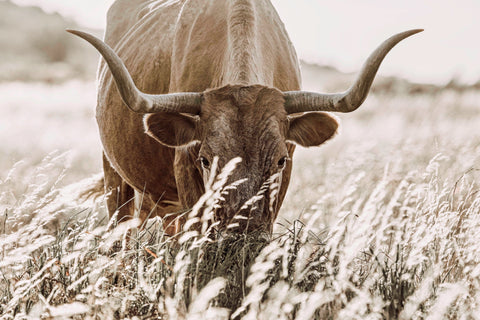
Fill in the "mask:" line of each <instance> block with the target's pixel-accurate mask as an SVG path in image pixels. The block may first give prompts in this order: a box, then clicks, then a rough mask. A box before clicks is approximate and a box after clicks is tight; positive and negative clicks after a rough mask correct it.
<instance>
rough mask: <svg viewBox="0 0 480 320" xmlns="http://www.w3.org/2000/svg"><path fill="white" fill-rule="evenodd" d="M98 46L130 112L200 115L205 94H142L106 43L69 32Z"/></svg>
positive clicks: (85, 34) (86, 34)
mask: <svg viewBox="0 0 480 320" xmlns="http://www.w3.org/2000/svg"><path fill="white" fill-rule="evenodd" d="M67 32H70V33H72V34H74V35H76V36H78V37H80V38H82V39H84V40H86V41H88V42H89V43H90V44H91V45H92V46H94V47H95V48H96V49H97V50H98V52H100V54H101V55H102V56H103V58H104V59H105V61H106V62H107V64H108V67H109V68H110V71H111V72H112V74H113V78H114V79H115V83H116V84H117V88H118V91H119V92H120V96H121V97H122V100H123V102H125V104H126V105H127V107H128V108H129V109H131V110H132V111H135V112H139V113H155V112H181V113H190V114H199V113H200V105H201V102H202V93H198V92H181V93H168V94H147V93H144V92H141V91H140V90H139V89H138V88H137V86H136V85H135V83H134V82H133V79H132V77H131V76H130V73H129V72H128V70H127V68H126V67H125V64H124V63H123V62H122V60H121V59H120V57H119V56H118V55H117V54H116V53H115V51H113V49H112V48H110V46H108V45H107V44H106V43H105V42H103V41H102V40H100V39H98V38H97V37H95V36H92V35H91V34H88V33H85V32H82V31H77V30H67Z"/></svg>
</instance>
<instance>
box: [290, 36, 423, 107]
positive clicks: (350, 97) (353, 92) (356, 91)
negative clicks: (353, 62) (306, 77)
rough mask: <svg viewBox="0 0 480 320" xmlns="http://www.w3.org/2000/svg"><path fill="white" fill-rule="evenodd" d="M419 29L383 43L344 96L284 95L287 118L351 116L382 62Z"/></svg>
mask: <svg viewBox="0 0 480 320" xmlns="http://www.w3.org/2000/svg"><path fill="white" fill-rule="evenodd" d="M421 31H423V29H415V30H409V31H405V32H402V33H399V34H396V35H394V36H393V37H391V38H388V39H387V40H385V41H384V42H383V43H382V44H381V45H380V46H379V47H378V48H377V49H376V50H375V51H374V52H373V53H372V54H371V55H370V56H369V57H368V59H367V61H365V63H364V64H363V67H362V70H361V71H360V74H359V75H358V76H357V79H356V80H355V82H354V83H353V85H352V86H351V87H350V88H349V89H348V90H347V91H345V92H342V93H333V94H323V93H315V92H306V91H287V92H284V95H285V110H286V111H287V113H288V114H291V113H299V112H308V111H333V112H352V111H354V110H356V109H357V108H358V107H360V105H361V104H362V103H363V101H364V100H365V98H366V97H367V94H368V91H369V90H370V87H371V85H372V82H373V79H374V78H375V74H376V73H377V70H378V68H379V67H380V64H381V63H382V61H383V58H385V56H386V55H387V53H388V52H389V51H390V50H391V49H392V48H393V47H394V46H395V45H396V44H397V43H399V42H400V41H402V40H403V39H405V38H407V37H410V36H411V35H414V34H415V33H418V32H421Z"/></svg>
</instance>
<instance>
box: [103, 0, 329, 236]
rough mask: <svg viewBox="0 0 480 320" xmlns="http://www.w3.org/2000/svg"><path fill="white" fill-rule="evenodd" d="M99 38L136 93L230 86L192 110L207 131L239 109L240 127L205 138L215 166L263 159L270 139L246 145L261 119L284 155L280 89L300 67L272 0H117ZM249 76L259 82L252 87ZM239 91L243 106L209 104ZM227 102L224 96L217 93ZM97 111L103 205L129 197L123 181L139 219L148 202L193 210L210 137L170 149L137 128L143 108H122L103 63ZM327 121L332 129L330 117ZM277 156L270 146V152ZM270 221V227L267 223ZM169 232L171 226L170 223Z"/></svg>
mask: <svg viewBox="0 0 480 320" xmlns="http://www.w3.org/2000/svg"><path fill="white" fill-rule="evenodd" d="M105 41H106V43H107V44H109V45H110V46H111V47H112V48H114V49H115V51H116V52H117V54H118V55H119V57H120V58H121V59H122V60H123V61H124V63H125V65H126V67H127V69H128V70H129V72H130V74H131V76H132V78H133V80H134V82H135V84H136V85H137V87H138V88H139V89H140V90H142V91H143V92H146V93H151V94H159V93H167V92H188V91H192V92H203V91H205V90H207V89H209V88H221V87H225V86H227V87H228V90H230V91H229V92H228V93H225V92H223V91H222V90H220V91H213V93H212V94H211V97H210V98H208V99H206V101H205V102H204V104H203V105H202V114H201V115H200V119H201V122H202V121H204V122H203V123H204V125H203V130H204V131H205V130H207V129H208V128H212V126H208V125H207V123H210V124H211V123H214V122H215V121H216V119H215V118H216V117H217V116H219V115H220V114H223V115H224V116H225V115H228V114H229V112H230V111H231V110H233V109H235V108H239V109H238V110H237V109H235V110H237V111H236V113H235V114H234V115H233V116H234V117H239V119H242V121H243V122H242V123H241V124H240V125H238V126H237V128H240V127H243V128H244V129H245V130H246V131H242V132H237V131H235V130H233V131H232V130H231V131H230V132H231V135H229V136H226V137H224V140H222V141H213V142H212V141H210V144H212V145H213V144H219V143H221V142H224V145H225V146H226V147H225V148H226V149H225V150H224V151H223V152H224V155H225V157H223V158H222V160H221V161H222V163H221V164H223V163H225V162H226V161H228V160H229V159H230V158H231V157H233V156H234V155H236V156H243V157H247V158H248V159H256V160H257V162H259V161H266V160H265V159H263V160H262V159H260V158H261V157H265V156H266V155H267V154H268V152H267V149H268V146H265V145H261V143H260V142H258V141H256V142H255V143H253V142H252V141H253V140H252V139H253V137H255V132H257V131H255V130H261V129H262V128H258V127H257V126H258V125H267V124H268V125H273V124H275V125H276V127H275V128H276V129H275V130H273V129H272V130H270V131H269V132H270V133H269V134H272V135H275V137H274V138H275V139H276V140H275V141H276V142H277V147H278V148H276V149H275V150H276V151H275V152H277V153H278V152H283V153H288V154H289V157H290V158H291V157H292V155H293V151H294V145H293V144H290V143H286V142H285V138H286V137H287V133H286V130H287V127H288V123H287V116H286V113H285V111H284V110H283V108H282V107H283V96H282V94H281V91H292V90H299V89H300V73H299V67H298V62H297V57H296V54H295V50H294V48H293V47H292V45H291V42H290V40H289V38H288V35H287V33H286V31H285V29H284V26H283V23H282V22H281V21H280V19H279V17H278V15H277V13H276V12H275V9H274V8H273V6H272V5H271V3H270V1H268V0H210V1H199V0H191V1H189V0H183V1H173V0H164V1H146V0H135V1H132V0H117V1H116V2H115V3H114V4H113V5H112V7H111V8H110V10H109V12H108V20H107V29H106V34H105ZM254 84H259V85H261V86H252V85H254ZM228 85H238V86H233V87H229V86H228ZM242 88H243V89H242ZM268 88H277V89H278V90H280V91H278V90H276V89H268ZM242 90H247V91H249V92H250V91H252V90H253V91H255V92H253V91H252V94H254V95H255V101H253V102H252V103H247V104H246V105H248V106H247V107H246V108H243V109H242V108H241V107H239V106H240V105H241V104H238V103H233V105H229V106H228V107H226V106H222V105H221V104H222V102H218V101H217V102H215V99H218V97H219V95H221V94H226V95H227V96H232V95H235V94H238V92H240V91H242ZM260 92H263V94H260ZM206 96H207V97H208V93H206ZM265 96H269V97H274V100H275V99H276V100H275V101H276V102H275V103H273V104H270V105H268V108H267V107H265V108H264V109H261V111H260V112H259V110H260V109H255V108H257V107H259V105H258V103H257V98H258V97H265ZM259 99H260V100H262V99H261V98H259ZM279 99H281V101H280V100H279ZM227 100H228V101H230V100H229V99H223V100H222V101H227ZM234 100H235V99H234ZM260 100H259V101H260ZM261 105H262V106H265V104H262V103H261ZM222 108H223V109H222ZM269 108H270V109H269ZM161 117H165V114H158V115H155V114H154V115H150V116H148V118H147V121H146V122H147V125H148V123H149V122H150V124H151V125H152V126H153V125H154V124H155V123H156V122H157V123H161V120H162V119H161ZM96 118H97V122H98V126H99V131H100V137H101V140H102V144H103V147H104V155H105V157H106V159H108V160H105V162H106V164H105V167H106V170H105V175H106V177H105V181H106V187H107V191H112V194H111V195H110V198H109V200H108V201H109V202H110V203H109V210H110V213H112V212H111V211H112V210H111V208H113V207H114V205H117V206H120V205H122V204H123V203H124V202H126V201H127V200H129V199H127V198H126V197H125V196H122V195H123V194H125V195H129V196H131V192H127V191H128V190H127V191H126V190H124V189H125V188H127V189H128V188H129V187H133V188H134V189H136V190H137V191H139V192H145V195H146V196H147V197H146V198H145V199H144V207H143V210H144V211H143V214H142V218H145V217H146V216H145V215H146V214H147V213H149V212H150V210H152V208H153V205H154V204H155V203H157V207H156V209H155V210H154V211H153V213H154V214H158V215H160V216H164V215H165V214H167V213H170V212H175V211H179V210H182V209H188V208H191V207H192V206H193V205H194V204H195V203H196V201H197V200H198V199H199V197H200V196H201V195H202V194H203V192H204V187H203V177H202V171H201V168H200V167H199V165H198V161H197V159H198V157H199V152H200V151H201V150H200V149H201V148H204V149H203V151H204V152H207V151H205V148H207V146H208V144H205V143H202V144H198V143H197V144H194V145H189V146H183V147H177V148H171V147H167V146H165V145H164V144H161V143H159V142H158V141H156V140H155V139H154V138H152V137H151V136H149V135H147V134H145V129H144V125H143V115H142V114H138V113H134V112H132V111H130V110H129V109H128V108H127V107H126V106H125V105H124V104H123V102H122V100H121V98H120V96H119V94H118V91H117V89H116V87H115V84H114V82H113V80H112V76H111V74H110V72H109V71H108V68H107V67H106V65H105V63H103V62H102V63H101V65H100V69H99V88H98V105H97V113H96ZM217 120H218V119H217ZM181 121H184V120H181ZM331 121H332V123H335V125H334V127H335V128H336V122H335V121H334V120H331ZM248 126H251V128H248ZM297 127H299V128H300V127H302V126H300V125H299V126H297ZM205 128H207V129H205ZM267 131H268V130H267ZM273 132H275V133H273ZM201 134H202V137H201V138H199V139H198V140H199V141H202V139H203V141H205V139H207V140H208V139H210V138H206V137H207V136H209V133H208V132H202V133H201ZM239 135H240V136H241V139H247V142H246V141H241V142H242V143H243V144H244V145H245V144H248V141H249V142H250V147H248V148H247V149H248V150H247V151H245V149H242V150H237V149H236V146H238V145H239V143H240V141H235V143H232V142H233V140H232V139H236V138H238V137H239ZM269 141H270V140H269ZM255 147H257V149H255ZM282 148H283V149H282ZM217 149H218V148H217ZM279 150H280V151H279ZM207 153H208V152H207ZM272 156H273V155H272ZM278 156H279V155H278V154H275V155H274V158H275V157H277V158H278ZM243 157H242V158H243ZM272 159H273V158H272ZM269 161H270V160H269ZM272 161H277V160H276V158H275V160H272ZM242 168H243V169H241V170H240V171H239V173H238V174H239V175H242V174H243V175H244V176H249V177H251V176H252V174H255V175H259V174H265V172H256V171H255V170H256V165H251V164H250V165H249V167H248V168H250V169H249V170H250V171H249V170H247V167H245V166H243V167H242ZM252 168H253V169H252ZM257 169H258V168H257ZM290 172H291V162H290V161H289V162H288V163H287V165H286V168H285V169H284V171H283V175H282V183H281V189H280V192H279V196H278V200H277V204H276V208H275V210H274V211H275V212H272V213H270V215H271V217H272V218H275V217H276V215H277V213H278V209H279V208H280V205H281V202H282V200H283V198H284V196H285V192H286V190H287V186H288V183H289V179H290ZM237 176H238V175H237ZM238 177H241V176H238ZM257 180H258V179H257ZM120 181H121V183H120ZM122 188H123V189H122ZM249 194H251V192H250V193H249ZM131 207H132V206H127V207H125V208H124V210H123V213H122V212H121V214H120V216H128V215H130V214H131V210H132V208H131ZM270 220H272V219H270ZM169 222H170V220H168V221H167V223H169ZM268 223H269V224H270V226H268V229H269V230H271V224H272V223H273V221H269V222H268ZM167 231H168V232H170V233H175V232H177V231H178V225H177V227H176V228H167Z"/></svg>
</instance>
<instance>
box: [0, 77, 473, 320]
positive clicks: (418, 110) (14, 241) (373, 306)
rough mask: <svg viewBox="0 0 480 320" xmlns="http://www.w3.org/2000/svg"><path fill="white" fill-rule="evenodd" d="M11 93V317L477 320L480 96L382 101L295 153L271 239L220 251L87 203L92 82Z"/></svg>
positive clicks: (6, 233) (3, 304) (6, 201)
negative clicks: (83, 194) (82, 194)
mask: <svg viewBox="0 0 480 320" xmlns="http://www.w3.org/2000/svg"><path fill="white" fill-rule="evenodd" d="M0 96H1V97H2V99H0V109H1V110H2V118H1V119H0V140H1V141H2V145H1V148H0V155H1V157H0V159H1V160H0V255H1V258H0V314H1V318H2V319H14V318H17V319H38V318H44V319H57V318H58V319H61V318H89V319H109V318H135V317H137V319H149V318H159V319H228V318H238V319H312V318H316V319H479V315H480V267H479V266H480V264H479V262H480V245H479V244H480V233H479V232H478V230H480V193H479V191H480V185H479V181H480V180H479V178H480V131H479V129H478V128H479V127H478V125H479V123H480V92H478V91H474V90H471V91H469V90H467V91H463V92H459V91H453V90H444V91H439V92H437V93H436V94H417V95H406V94H388V93H379V94H375V95H372V96H370V97H369V98H368V99H367V101H366V102H365V105H364V106H362V107H361V109H360V110H358V111H357V112H355V113H353V114H345V115H341V130H340V132H339V134H338V135H337V136H336V137H335V138H334V139H333V140H332V141H330V142H328V143H327V144H326V145H325V146H322V147H320V148H314V149H298V151H297V153H296V155H295V158H294V174H293V179H292V182H291V186H290V189H289V193H288V194H287V198H286V200H285V202H284V207H283V208H282V211H281V214H280V217H279V219H278V220H277V222H278V223H277V225H276V226H275V233H274V235H273V237H272V239H263V238H257V239H251V238H245V237H233V236H232V237H231V238H225V239H223V240H222V241H218V242H212V241H210V240H209V239H208V238H207V237H205V236H204V235H198V234H195V233H193V232H185V234H183V235H182V237H181V238H180V239H179V240H178V239H177V240H172V239H169V238H168V237H166V236H165V235H164V234H163V233H162V230H161V228H160V226H159V221H158V220H157V219H151V220H150V221H149V222H148V224H147V225H146V226H144V227H143V228H138V227H139V226H138V222H137V221H131V222H129V223H127V224H121V225H119V226H117V227H116V224H115V223H114V222H113V221H110V222H109V221H108V219H107V218H106V215H105V208H104V205H103V200H102V199H99V200H97V201H96V202H93V201H83V200H81V199H79V198H78V196H77V194H78V192H77V191H78V190H80V189H81V188H82V186H83V185H85V184H88V181H85V180H83V179H85V178H88V177H90V176H91V175H92V174H95V173H97V172H100V171H101V164H100V144H99V140H98V137H97V136H98V134H97V129H96V126H95V123H94V120H93V107H94V104H95V87H94V84H93V83H83V82H67V83H64V84H61V85H45V84H28V85H27V84H22V83H5V84H2V85H0ZM54 150H57V151H54ZM65 152H67V153H65ZM19 160H21V162H19V163H17V161H19ZM212 191H213V192H212V194H213V196H212V197H213V198H214V197H215V193H216V192H217V193H218V192H219V191H220V189H215V190H212ZM204 200H205V201H207V202H208V203H210V204H211V202H212V198H210V199H204ZM206 216H208V215H206Z"/></svg>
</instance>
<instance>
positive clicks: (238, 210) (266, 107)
mask: <svg viewBox="0 0 480 320" xmlns="http://www.w3.org/2000/svg"><path fill="white" fill-rule="evenodd" d="M337 126H338V124H337V122H336V121H335V119H334V118H332V117H330V116H329V115H328V114H326V113H321V112H315V113H307V114H303V115H297V116H296V117H292V116H287V113H286V111H285V108H284V96H283V93H282V92H280V91H278V90H276V89H272V88H268V87H264V86H259V85H256V86H247V87H242V86H227V87H223V88H220V89H215V90H210V91H207V92H205V93H204V99H203V104H202V108H201V113H200V116H199V117H191V116H187V115H183V114H167V113H158V114H154V115H149V116H147V117H146V118H145V127H146V130H147V133H148V134H149V135H151V136H152V137H153V138H155V139H156V140H158V141H159V142H160V143H162V144H165V145H167V146H171V147H179V146H185V145H188V144H191V143H200V151H199V155H198V160H197V162H196V163H195V165H196V166H197V167H198V169H199V171H200V172H201V173H202V175H203V178H204V183H207V181H208V178H209V176H210V175H211V174H214V173H213V172H211V171H212V166H213V163H214V159H215V158H218V167H219V168H222V167H223V166H225V165H226V164H227V163H228V162H229V161H230V160H232V159H235V158H241V162H239V163H238V164H237V166H236V168H235V170H234V171H233V172H232V173H231V175H230V177H229V180H228V182H227V184H229V183H233V182H236V181H241V182H240V183H238V184H236V187H235V188H233V189H231V190H229V191H228V194H226V196H225V197H224V198H225V200H224V202H223V203H222V205H221V207H220V208H219V209H217V212H215V218H216V219H217V221H219V222H220V226H221V228H226V227H227V226H228V225H230V224H232V223H238V225H239V227H237V229H239V230H242V231H245V230H249V231H252V230H258V229H261V230H264V231H267V232H271V230H272V227H273V222H274V220H275V218H276V215H277V210H278V208H277V202H276V196H277V195H278V185H279V183H280V182H281V177H282V173H283V172H284V170H290V169H291V165H290V163H289V162H290V158H289V154H288V148H287V143H289V142H294V143H297V144H300V145H302V146H307V147H310V146H318V145H320V144H322V143H323V142H324V141H326V140H327V139H329V138H330V137H332V136H333V135H334V133H335V132H336V129H337Z"/></svg>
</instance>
